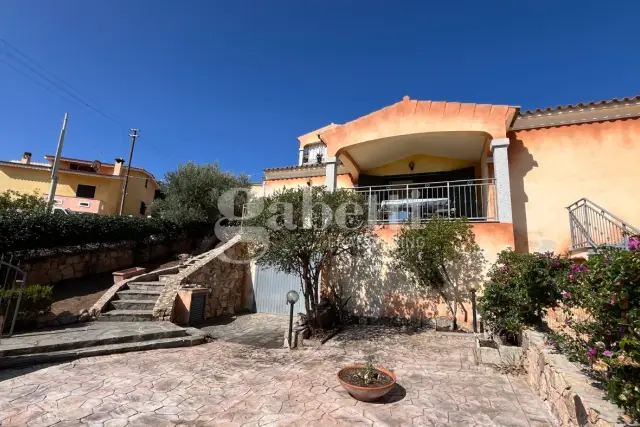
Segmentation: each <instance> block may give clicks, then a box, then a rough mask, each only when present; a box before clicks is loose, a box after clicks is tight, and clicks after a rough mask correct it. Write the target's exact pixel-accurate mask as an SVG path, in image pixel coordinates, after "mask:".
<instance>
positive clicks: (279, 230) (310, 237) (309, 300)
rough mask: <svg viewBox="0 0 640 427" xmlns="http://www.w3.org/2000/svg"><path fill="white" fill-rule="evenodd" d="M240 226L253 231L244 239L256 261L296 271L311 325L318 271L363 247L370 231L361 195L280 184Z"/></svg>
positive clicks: (256, 203)
mask: <svg viewBox="0 0 640 427" xmlns="http://www.w3.org/2000/svg"><path fill="white" fill-rule="evenodd" d="M243 227H244V229H245V230H246V231H245V233H249V234H250V233H254V235H253V236H249V237H248V239H247V240H250V241H253V243H252V245H251V249H252V252H253V253H254V254H255V255H256V256H257V257H258V260H257V262H258V264H260V265H264V266H269V267H274V268H276V269H278V270H280V271H282V272H285V273H288V274H295V275H297V276H298V277H300V282H301V288H302V294H303V296H304V304H305V309H306V311H307V316H308V318H309V321H310V324H311V325H312V326H318V323H317V319H318V315H319V313H318V304H319V300H320V295H319V294H318V284H319V281H320V273H321V272H322V271H323V270H324V269H325V268H328V267H329V266H330V265H332V264H333V263H334V262H338V261H339V260H340V259H341V258H344V257H350V256H351V257H353V256H357V255H358V254H360V253H362V252H363V251H364V243H365V241H366V238H367V237H368V236H369V235H370V230H369V227H368V221H367V206H366V202H365V200H364V198H363V197H362V196H361V195H360V194H359V193H357V192H355V191H353V190H349V189H338V190H336V191H334V192H329V191H326V189H325V187H307V188H295V189H282V190H280V191H277V192H275V193H273V194H271V195H269V196H266V197H264V198H261V199H256V200H255V201H254V202H253V203H251V204H250V205H249V209H248V215H247V218H246V219H245V220H244V221H243ZM247 230H248V231H247Z"/></svg>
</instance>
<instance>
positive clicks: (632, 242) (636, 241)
mask: <svg viewBox="0 0 640 427" xmlns="http://www.w3.org/2000/svg"><path fill="white" fill-rule="evenodd" d="M639 247H640V238H638V237H630V238H629V250H630V251H635V250H638V248H639Z"/></svg>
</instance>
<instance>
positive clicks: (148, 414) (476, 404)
mask: <svg viewBox="0 0 640 427" xmlns="http://www.w3.org/2000/svg"><path fill="white" fill-rule="evenodd" d="M367 356H372V357H373V358H374V360H375V363H376V364H379V365H383V366H385V367H387V368H390V369H393V370H394V371H395V373H396V375H397V377H398V386H396V388H395V389H394V390H392V392H391V394H390V395H388V396H387V397H385V398H384V399H383V400H382V401H380V402H378V403H362V402H358V401H356V400H354V399H352V398H351V397H350V396H349V395H348V394H347V393H346V392H345V391H343V390H342V388H341V387H340V386H339V384H338V382H337V380H336V372H337V371H338V369H339V368H340V367H342V366H345V365H347V364H352V363H357V362H362V361H363V360H364V359H365V358H366V357H367ZM0 419H1V420H2V425H3V427H6V426H28V427H36V426H50V425H55V426H57V427H68V426H80V425H92V426H104V427H117V426H122V427H124V426H176V425H180V426H209V425H212V426H213V425H226V426H253V427H259V426H323V427H324V426H337V425H340V426H483V427H484V426H522V427H542V426H552V425H554V424H553V422H552V421H551V420H550V419H549V418H548V413H547V411H546V410H545V408H544V407H543V405H542V404H541V403H540V401H539V400H538V399H537V397H536V396H534V394H533V393H532V392H531V390H530V389H529V387H528V386H527V385H526V383H525V382H524V381H523V379H522V378H519V377H513V376H507V375H505V374H502V373H498V372H495V371H494V370H493V369H491V368H488V367H486V366H477V365H475V362H474V358H473V352H472V345H471V342H470V340H469V339H468V337H466V336H464V335H459V336H456V335H451V334H450V335H447V334H436V333H434V332H433V331H418V332H411V331H408V330H401V329H398V328H385V327H373V326H371V327H356V328H353V329H349V330H347V331H345V332H344V333H342V334H340V335H338V336H337V337H335V338H334V339H333V340H331V341H329V342H328V343H327V344H325V345H324V346H322V347H321V348H306V349H303V350H294V351H289V350H286V349H265V348H257V347H253V346H248V345H244V344H238V343H233V342H228V341H215V342H212V343H209V344H205V345H201V346H197V347H189V348H180V349H172V350H155V351H148V352H139V353H127V354H122V355H114V356H101V357H95V358H87V359H81V360H78V361H74V362H70V363H64V364H60V365H53V366H37V367H32V368H29V369H24V370H5V371H0Z"/></svg>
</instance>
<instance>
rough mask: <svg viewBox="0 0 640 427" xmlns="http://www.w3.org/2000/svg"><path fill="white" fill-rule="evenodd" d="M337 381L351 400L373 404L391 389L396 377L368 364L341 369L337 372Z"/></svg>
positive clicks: (385, 370) (387, 371) (386, 370)
mask: <svg viewBox="0 0 640 427" xmlns="http://www.w3.org/2000/svg"><path fill="white" fill-rule="evenodd" d="M338 381H340V385H342V387H343V388H344V389H345V390H347V392H349V394H350V395H351V396H352V397H353V398H355V399H357V400H361V401H363V402H373V401H374V400H377V399H380V398H381V397H382V396H384V395H385V394H387V393H388V392H389V391H390V390H391V389H392V388H393V386H394V385H395V384H396V375H395V374H394V373H393V372H391V371H389V370H388V369H384V368H376V367H374V366H373V364H371V362H368V363H367V364H366V365H353V366H347V367H345V368H342V369H341V370H340V372H338Z"/></svg>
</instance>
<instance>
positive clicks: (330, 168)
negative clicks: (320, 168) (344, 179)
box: [324, 157, 338, 191]
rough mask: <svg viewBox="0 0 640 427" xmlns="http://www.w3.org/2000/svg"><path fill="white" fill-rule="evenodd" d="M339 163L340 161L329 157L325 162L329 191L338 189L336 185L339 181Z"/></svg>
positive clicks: (326, 183) (326, 181) (326, 182)
mask: <svg viewBox="0 0 640 427" xmlns="http://www.w3.org/2000/svg"><path fill="white" fill-rule="evenodd" d="M337 163H338V159H337V158H335V157H327V158H326V159H325V160H324V164H325V171H326V179H325V185H326V186H327V191H334V190H335V189H336V184H337V179H338V178H337V172H338V168H337Z"/></svg>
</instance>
